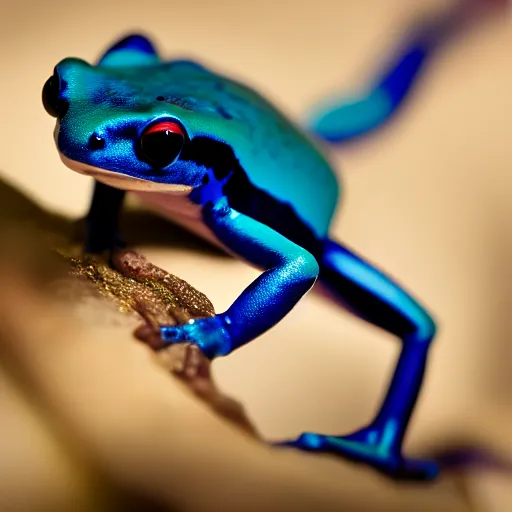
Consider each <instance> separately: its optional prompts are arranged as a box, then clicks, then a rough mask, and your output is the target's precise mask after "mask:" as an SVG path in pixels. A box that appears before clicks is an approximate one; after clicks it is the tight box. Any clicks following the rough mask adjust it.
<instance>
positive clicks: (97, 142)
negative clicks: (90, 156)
mask: <svg viewBox="0 0 512 512" xmlns="http://www.w3.org/2000/svg"><path fill="white" fill-rule="evenodd" d="M87 146H88V148H89V149H91V150H93V151H94V150H97V149H103V148H104V147H105V139H104V138H103V137H100V136H99V135H98V134H96V133H93V134H92V135H91V136H90V137H89V143H88V144H87Z"/></svg>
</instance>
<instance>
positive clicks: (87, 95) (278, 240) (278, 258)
mask: <svg viewBox="0 0 512 512" xmlns="http://www.w3.org/2000/svg"><path fill="white" fill-rule="evenodd" d="M445 28H446V27H445ZM441 32H442V31H441ZM425 34H427V36H425V37H417V38H416V39H412V40H411V41H410V44H408V45H407V46H406V47H405V49H404V50H403V52H402V53H401V54H400V55H399V56H398V58H397V59H396V60H394V61H392V62H391V63H390V64H389V66H388V68H387V69H385V70H384V73H383V74H382V75H381V76H380V77H379V79H378V80H376V82H375V84H374V86H373V87H371V88H370V89H369V91H368V93H367V94H365V95H364V96H363V97H362V98H360V99H358V100H356V101H354V102H352V103H350V104H343V105H341V106H337V107H335V108H333V109H331V110H330V111H327V112H324V113H323V114H322V115H320V116H319V117H318V118H317V119H316V121H315V122H314V123H313V125H312V130H309V131H308V130H306V129H303V128H301V127H300V126H298V124H297V123H295V122H294V121H293V120H291V119H290V118H289V117H288V116H286V115H285V114H283V113H282V112H281V111H280V110H279V109H278V108H276V107H275V106H274V105H273V104H272V103H271V102H269V101H268V100H267V99H265V98H264V97H263V96H262V95H260V94H259V93H258V92H256V91H255V90H253V89H252V88H250V87H248V86H247V85H245V84H243V83H240V82H239V81H237V80H233V79H231V78H229V77H227V76H224V75H223V74H219V73H217V72H215V71H214V70H211V69H209V68H207V67H205V66H203V65H202V64H199V63H196V62H193V61H189V60H164V59H162V58H161V57H160V55H159V53H158V52H157V50H156V47H155V45H154V44H153V43H152V42H151V41H150V40H149V39H148V38H146V37H145V36H142V35H137V34H136V35H131V36H128V37H125V38H123V39H121V40H119V41H118V42H117V43H116V44H114V45H113V46H112V47H110V48H109V49H108V50H107V51H106V52H105V53H104V55H103V56H102V57H101V58H100V59H99V61H98V62H97V63H96V64H94V65H91V64H89V63H87V62H85V61H84V60H81V59H78V58H66V59H64V60H62V61H61V62H60V63H59V64H57V66H56V67H55V70H54V73H53V75H52V76H51V77H50V78H49V79H48V81H47V82H46V83H45V85H44V88H43V103H44V106H45V108H46V110H47V112H48V113H49V114H50V115H51V116H53V117H55V118H56V119H57V124H56V129H55V132H54V136H55V141H56V144H57V147H58V150H59V154H60V157H61V159H62V161H63V162H64V164H65V165H66V166H68V167H69V168H71V169H73V170H75V171H77V172H79V173H82V174H85V175H87V176H91V177H93V178H94V180H95V188H94V192H93V197H92V201H91V206H90V209H89V212H88V214H87V216H86V247H85V249H86V251H88V252H92V253H98V252H103V251H105V250H111V249H113V248H115V247H116V244H117V243H118V242H119V239H118V234H117V222H118V216H119V212H120V209H121V207H122V204H123V198H124V196H125V193H126V192H127V191H130V192H135V193H137V194H139V195H140V196H141V197H143V198H144V199H145V200H147V201H150V202H151V203H152V204H153V205H156V207H157V208H158V210H159V211H160V212H161V213H162V214H163V215H165V216H166V217H168V218H170V219H172V220H173V221H175V222H178V223H180V224H182V225H184V226H185V227H186V228H187V229H189V230H191V231H193V232H194V233H197V234H198V235H200V236H203V237H205V238H207V239H208V240H209V241H211V242H212V243H215V244H217V245H219V246H220V247H222V248H223V249H225V250H226V251H228V252H229V253H230V254H232V255H234V256H235V257H237V258H241V259H243V260H245V261H247V262H248V263H249V264H251V265H254V266H256V267H257V268H259V269H261V271H262V273H261V274H260V275H259V277H257V279H255V280H254V281H253V282H252V283H251V284H250V285H249V286H248V287H247V288H246V289H245V290H243V291H242V292H241V293H240V295H239V297H238V298H237V299H236V300H235V301H234V302H233V304H232V305H231V306H230V307H229V308H228V309H227V310H226V311H224V312H222V313H218V314H216V315H215V316H214V317H211V318H203V319H196V320H191V321H190V322H188V323H187V324H185V325H179V326H167V325H163V326H161V328H160V332H161V338H162V345H163V346H167V345H168V344H171V343H180V342H185V341H186V342H193V343H196V344H197V345H198V346H199V347H200V348H201V349H202V350H203V352H204V353H205V354H206V355H207V356H208V357H210V358H215V357H218V356H226V355H227V354H229V353H231V352H232V351H233V350H236V349H238V348H240V347H242V346H243V345H245V344H246V343H248V342H250V341H252V340H254V339H255V338H257V337H258V336H260V335H262V334H263V333H265V332H266V331H267V330H268V329H270V328H271V327H272V326H274V325H275V324H276V323H277V322H279V321H281V320H282V319H283V318H284V317H285V316H286V315H287V314H288V313H289V312H290V310H291V309H292V308H293V307H294V306H295V305H296V304H297V302H298V301H299V300H300V299H301V298H302V297H303V296H304V295H305V294H306V293H307V292H308V291H309V290H310V289H311V288H312V287H313V285H314V284H315V282H317V281H318V282H321V283H322V284H323V285H324V286H325V287H327V289H328V290H329V291H330V292H331V293H330V295H332V296H333V297H335V298H336V299H337V300H338V302H339V303H340V305H342V306H344V307H345V308H347V309H348V310H349V311H351V312H352V313H353V314H355V315H357V316H358V317H360V318H361V319H363V320H365V321H366V322H369V323H370V324H373V325H375V326H377V327H380V328H381V329H383V330H384V331H387V332H389V333H392V334H393V335H395V336H396V337H397V338H398V339H399V340H400V342H401V344H402V350H401V353H400V356H399V358H398V362H397V365H396V369H395V372H394V375H393V378H392V379H391V383H390V385H389V388H388V391H387V393H386V395H385V397H384V399H383V401H382V404H381V406H380V409H379V410H378V412H377V414H376V416H375V418H374V419H373V420H372V421H370V422H369V423H368V424H367V425H366V426H364V427H363V428H361V429H359V430H357V431H356V432H354V433H351V434H348V435H326V434H317V433H311V432H307V433H303V434H302V435H300V436H298V437H297V438H296V439H294V440H289V441H283V442H280V443H276V444H278V445H279V446H294V447H298V448H301V449H304V450H309V451H323V452H331V453H335V454H339V455H341V456H344V457H346V458H348V459H350V460H353V461H356V462H364V463H367V464H369V465H370V466H372V467H374V468H375V469H377V470H380V471H381V472H383V473H385V474H386V475H389V476H391V477H394V478H414V479H432V478H434V477H435V476H436V475H437V473H438V466H437V464H436V463H435V462H434V461H430V460H412V459H409V458H406V457H405V456H404V455H403V454H402V443H403V440H404V436H405V434H406V429H407V426H408V424H409V422H410V418H411V414H412V412H413V409H414V406H415V404H416V401H417V398H418V394H419V391H420V388H421V385H422V381H423V377H424V371H425V367H426V363H427V356H428V353H429V348H430V346H431V343H432V340H433V339H434V336H435V333H436V323H435V321H434V320H433V318H432V316H431V314H429V312H427V310H426V309H425V308H424V306H423V305H422V304H420V302H418V300H417V299H416V298H414V297H413V296H412V295H411V294H410V293H409V292H407V291H406V290H405V289H404V288H403V287H402V286H401V285H400V284H398V283H397V282H396V281H395V280H394V279H392V278H391V277H390V276H389V275H387V274H386V273H384V272H383V271H382V270H379V269H378V268H377V267H376V266H375V265H374V264H373V263H371V262H370V261H368V260H367V259H365V258H364V257H363V256H361V255H359V254H357V253H356V252H355V251H354V250H353V249H352V248H350V247H348V246H347V245H346V244H345V243H343V242H341V241H339V240H336V239H334V238H333V237H332V236H331V235H330V229H329V228H330V224H331V220H332V218H333V215H334V213H335V210H336V207H337V205H338V204H339V201H340V197H341V186H340V184H339V182H338V179H337V178H336V173H335V171H334V170H333V168H332V166H331V164H330V163H329V161H328V159H327V158H326V156H325V154H324V152H323V149H322V147H321V146H320V141H319V140H318V139H319V138H323V139H325V140H327V141H340V140H347V139H350V138H352V137H354V136H358V135H361V134H363V133H366V132H368V131H371V130H372V129H373V128H375V127H377V126H379V125H380V124H383V123H384V121H386V120H387V119H388V118H389V117H390V116H391V115H392V114H393V113H394V112H395V111H396V110H397V108H398V107H399V106H400V104H401V103H402V101H403V99H404V98H405V97H406V96H407V94H408V92H409V90H410V89H411V87H412V85H413V84H414V83H415V81H416V78H417V76H418V73H419V72H420V70H421V69H422V68H423V66H424V64H425V62H426V61H427V59H428V57H429V56H430V55H431V53H432V52H433V50H434V48H435V47H436V44H437V42H438V41H437V40H436V37H435V31H427V32H425ZM441 38H442V37H441ZM313 132H314V133H315V134H316V137H314V136H312V135H311V133H313Z"/></svg>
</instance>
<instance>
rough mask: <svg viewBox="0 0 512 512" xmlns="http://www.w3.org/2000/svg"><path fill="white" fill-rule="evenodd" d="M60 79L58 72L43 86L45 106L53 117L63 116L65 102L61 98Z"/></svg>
mask: <svg viewBox="0 0 512 512" xmlns="http://www.w3.org/2000/svg"><path fill="white" fill-rule="evenodd" d="M59 82H60V80H59V77H58V75H57V74H56V73H54V75H53V76H51V77H50V78H48V80H47V81H46V83H45V84H44V87H43V106H44V108H45V110H46V112H48V114H50V115H51V116H52V117H63V116H64V114H65V113H66V108H65V105H66V104H65V102H63V101H61V99H60V90H59V89H60V83H59Z"/></svg>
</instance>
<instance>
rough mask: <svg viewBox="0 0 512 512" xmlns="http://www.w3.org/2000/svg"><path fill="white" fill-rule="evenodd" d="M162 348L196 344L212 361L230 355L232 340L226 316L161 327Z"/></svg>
mask: <svg viewBox="0 0 512 512" xmlns="http://www.w3.org/2000/svg"><path fill="white" fill-rule="evenodd" d="M160 334H161V337H162V348H163V347H165V346H167V345H170V344H171V343H184V342H188V343H194V344H196V345H197V346H198V347H199V348H200V349H201V350H202V352H203V353H204V355H205V356H206V357H208V358H210V359H213V358H214V357H218V356H223V355H226V354H229V352H231V350H232V348H233V347H232V340H231V337H230V335H229V333H228V330H227V328H226V319H225V316H224V315H215V316H213V317H207V318H199V319H192V320H189V321H188V323H186V324H183V325H172V326H171V325H163V326H161V327H160Z"/></svg>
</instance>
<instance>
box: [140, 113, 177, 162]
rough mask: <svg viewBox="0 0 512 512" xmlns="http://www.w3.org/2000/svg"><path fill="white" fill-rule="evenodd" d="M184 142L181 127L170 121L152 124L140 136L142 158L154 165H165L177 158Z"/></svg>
mask: <svg viewBox="0 0 512 512" xmlns="http://www.w3.org/2000/svg"><path fill="white" fill-rule="evenodd" d="M184 143H185V133H184V131H183V128H182V127H181V126H180V125H179V124H177V123H174V122H172V121H162V122H160V123H157V124H154V125H152V126H150V127H149V128H146V130H145V131H144V132H143V134H142V136H141V138H140V149H141V153H142V158H143V159H144V160H145V161H146V162H147V163H148V164H151V165H152V166H154V167H159V168H162V167H166V166H167V165H169V164H171V163H172V162H174V160H176V158H178V156H179V154H180V153H181V149H182V148H183V144H184Z"/></svg>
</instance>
